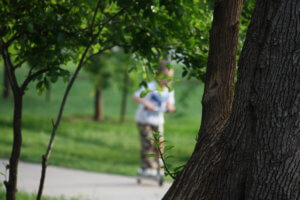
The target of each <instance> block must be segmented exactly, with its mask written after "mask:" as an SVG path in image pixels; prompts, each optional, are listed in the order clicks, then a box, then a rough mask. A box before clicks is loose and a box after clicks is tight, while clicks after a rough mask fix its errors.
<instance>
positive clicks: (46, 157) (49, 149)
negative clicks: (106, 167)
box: [37, 0, 124, 200]
mask: <svg viewBox="0 0 300 200" xmlns="http://www.w3.org/2000/svg"><path fill="white" fill-rule="evenodd" d="M99 2H100V0H98V4H97V5H99ZM97 10H98V7H97V8H96V9H95V12H94V16H95V15H96V13H97ZM123 10H124V9H121V10H120V11H119V12H118V13H117V14H120V13H121V12H122V11H123ZM117 14H116V15H114V16H113V17H111V18H110V20H111V19H113V18H114V17H115V16H117ZM108 22H109V21H107V23H108ZM102 29H103V27H101V28H100V29H99V30H98V32H97V34H96V35H94V36H92V39H91V41H90V43H89V44H88V45H87V46H86V48H85V50H84V52H83V53H82V56H81V58H80V61H79V63H78V65H77V67H76V70H75V73H74V74H73V76H72V78H71V80H70V81H69V83H68V85H67V88H66V91H65V93H64V96H63V99H62V102H61V105H60V109H59V112H58V115H57V118H56V122H55V123H54V124H53V129H52V132H51V136H50V140H49V143H48V147H47V150H46V153H45V154H44V155H43V156H42V159H43V160H42V173H41V179H40V185H39V191H38V195H37V200H40V199H41V197H42V192H43V187H44V182H45V177H46V168H47V165H48V160H49V157H50V155H51V152H52V146H53V142H54V139H55V135H56V131H57V129H58V126H59V124H60V121H61V118H62V115H63V111H64V106H65V104H66V101H67V97H68V94H69V92H70V90H71V88H72V86H73V83H74V81H75V79H76V78H77V75H78V73H79V71H80V70H81V68H82V66H83V64H84V63H85V58H86V55H87V53H88V51H89V49H90V47H91V46H92V45H93V43H94V41H95V39H96V38H97V37H98V36H99V34H100V33H101V30H102Z"/></svg>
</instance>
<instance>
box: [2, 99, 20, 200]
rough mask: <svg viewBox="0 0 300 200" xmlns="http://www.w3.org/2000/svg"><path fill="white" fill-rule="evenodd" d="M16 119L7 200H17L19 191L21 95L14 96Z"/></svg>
mask: <svg viewBox="0 0 300 200" xmlns="http://www.w3.org/2000/svg"><path fill="white" fill-rule="evenodd" d="M14 95H15V98H14V119H13V130H14V139H13V148H12V152H11V156H10V159H9V180H8V182H5V186H6V199H7V200H15V199H16V196H15V195H16V191H17V177H18V163H19V158H20V154H21V146H22V133H21V125H22V105H23V97H22V95H21V94H14Z"/></svg>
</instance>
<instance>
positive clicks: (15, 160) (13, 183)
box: [0, 39, 24, 200]
mask: <svg viewBox="0 0 300 200" xmlns="http://www.w3.org/2000/svg"><path fill="white" fill-rule="evenodd" d="M0 49H1V54H2V58H3V60H4V65H5V68H6V70H7V71H6V72H7V74H6V75H7V78H8V80H9V82H10V85H11V88H12V92H13V96H14V114H13V146H12V151H11V155H10V159H9V178H8V181H4V185H5V187H6V199H7V200H15V199H16V191H17V177H18V164H19V158H20V154H21V146H22V129H21V127H22V106H23V92H24V91H23V90H22V89H21V88H20V87H19V85H18V82H17V80H16V76H15V73H14V66H13V64H12V62H11V59H10V55H9V53H8V50H7V46H6V45H5V43H4V41H3V40H2V39H0Z"/></svg>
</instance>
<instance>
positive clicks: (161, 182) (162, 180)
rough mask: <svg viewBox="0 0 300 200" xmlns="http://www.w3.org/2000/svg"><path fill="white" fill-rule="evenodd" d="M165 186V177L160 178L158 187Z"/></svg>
mask: <svg viewBox="0 0 300 200" xmlns="http://www.w3.org/2000/svg"><path fill="white" fill-rule="evenodd" d="M163 184H164V178H163V177H159V180H158V185H159V186H163Z"/></svg>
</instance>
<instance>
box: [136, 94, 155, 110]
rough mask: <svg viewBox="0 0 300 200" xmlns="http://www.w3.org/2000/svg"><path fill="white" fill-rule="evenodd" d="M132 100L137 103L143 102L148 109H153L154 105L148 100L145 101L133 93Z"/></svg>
mask: <svg viewBox="0 0 300 200" xmlns="http://www.w3.org/2000/svg"><path fill="white" fill-rule="evenodd" d="M133 101H134V102H136V103H139V104H143V105H144V106H145V107H146V109H147V110H149V111H153V110H154V105H153V104H152V103H151V102H150V101H147V100H145V99H143V98H141V97H138V96H136V95H135V96H133Z"/></svg>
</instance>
